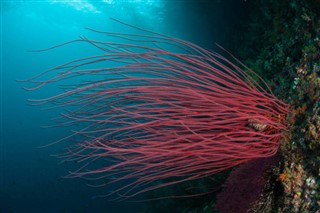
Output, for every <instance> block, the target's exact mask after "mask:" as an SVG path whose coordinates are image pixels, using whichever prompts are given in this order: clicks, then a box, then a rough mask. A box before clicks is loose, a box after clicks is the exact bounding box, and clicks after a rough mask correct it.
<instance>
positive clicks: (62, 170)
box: [0, 0, 244, 213]
mask: <svg viewBox="0 0 320 213" xmlns="http://www.w3.org/2000/svg"><path fill="white" fill-rule="evenodd" d="M243 3H244V1H240V0H239V1H238V2H237V4H240V5H241V4H243ZM233 4H234V3H233ZM237 4H234V5H232V4H230V3H229V1H224V2H222V1H218V0H216V1H214V0H212V1H209V0H208V1H196V0H194V1H191V0H190V1H178V0H101V1H96V0H92V1H90V0H77V1H56V0H46V1H1V147H0V148H1V151H0V152H1V153H0V156H1V159H0V161H1V162H0V163H1V164H0V179H1V185H0V187H1V188H0V212H111V213H113V212H122V213H126V212H128V213H134V212H139V210H140V209H141V208H142V207H143V203H134V204H133V203H124V202H120V203H119V202H109V201H107V200H106V199H103V198H100V199H93V198H94V197H95V196H96V195H99V194H105V193H106V191H107V189H106V188H103V189H102V188H92V187H89V186H87V185H86V184H85V182H84V181H82V180H79V179H64V178H61V177H62V176H64V175H66V174H68V171H70V170H72V169H74V168H76V167H75V165H73V163H70V164H59V160H57V159H56V158H54V157H52V156H50V155H52V154H56V153H59V151H60V150H61V147H63V144H62V145H61V144H59V145H56V146H49V147H46V148H39V147H41V146H43V145H46V144H48V143H50V142H53V141H55V140H57V139H59V138H61V137H64V136H66V135H68V129H67V128H64V129H63V128H62V129H50V128H49V129H46V128H40V126H42V125H48V124H50V122H51V121H50V119H52V118H53V117H55V116H56V115H57V113H58V112H59V111H58V110H51V111H47V110H41V109H40V108H39V107H33V106H29V105H28V103H27V99H37V98H42V97H48V96H50V95H53V94H55V92H56V89H55V88H54V87H48V88H44V89H41V90H39V91H35V92H27V91H25V90H23V89H22V87H23V86H25V85H24V84H23V83H18V82H16V80H19V79H27V78H30V77H32V76H34V75H36V74H38V73H40V72H42V71H44V70H46V69H48V68H51V67H53V66H56V65H58V64H61V63H64V62H66V61H68V60H72V59H76V58H79V57H82V56H84V55H86V56H90V55H93V54H95V50H94V49H93V48H89V47H88V46H85V45H77V44H75V45H69V46H66V47H62V48H58V49H55V50H50V51H45V52H30V51H29V50H35V49H42V48H46V47H50V46H53V45H55V44H59V43H62V42H65V41H69V40H72V39H77V38H78V37H79V36H86V37H88V38H94V39H98V40H106V39H108V40H107V41H113V40H112V38H106V37H105V36H103V35H97V34H95V33H93V32H90V31H88V30H86V29H85V28H86V27H91V28H95V29H99V30H105V31H110V32H130V30H132V29H130V28H128V27H127V26H125V25H121V24H119V23H117V22H115V21H113V20H111V19H110V17H113V18H116V19H119V20H121V21H124V22H126V23H130V24H133V25H136V26H139V27H143V28H146V29H150V30H153V31H156V32H161V33H164V34H169V35H171V36H173V37H178V38H182V39H185V40H188V41H191V42H193V43H196V44H199V45H200V46H203V47H206V48H215V43H216V42H217V43H219V44H221V45H222V46H224V47H228V45H230V43H229V42H228V36H229V34H230V33H229V32H230V31H231V30H232V29H233V27H234V26H233V23H234V19H235V18H236V17H237V13H236V12H237V11H238V10H237V9H232V8H236V7H238V5H237ZM226 7H227V8H229V10H228V11H229V14H227V13H225V11H226V10H224V8H226ZM230 8H231V9H230ZM230 11H231V12H230Z"/></svg>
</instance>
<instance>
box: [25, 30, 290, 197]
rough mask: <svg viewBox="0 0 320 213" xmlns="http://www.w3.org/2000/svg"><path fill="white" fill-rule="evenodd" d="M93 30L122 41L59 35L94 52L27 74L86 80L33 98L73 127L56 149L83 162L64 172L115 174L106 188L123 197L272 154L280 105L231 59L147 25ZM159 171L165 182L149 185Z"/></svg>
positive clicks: (41, 83) (91, 175) (96, 176)
mask: <svg viewBox="0 0 320 213" xmlns="http://www.w3.org/2000/svg"><path fill="white" fill-rule="evenodd" d="M91 30H92V29H91ZM139 30H143V29H140V28H139ZM93 31H95V32H97V33H102V34H105V35H107V36H115V37H118V38H121V39H124V40H125V42H124V43H112V42H104V41H97V40H89V39H87V38H81V39H79V40H75V41H71V42H68V43H72V42H85V43H87V44H89V45H92V46H93V47H95V48H98V49H99V50H101V52H102V53H101V55H95V56H90V57H87V58H81V59H76V60H73V61H70V62H67V63H65V64H62V65H60V66H57V67H54V68H52V69H50V70H48V71H46V72H44V73H42V74H40V75H38V76H36V77H34V78H32V79H30V80H29V81H30V82H32V83H34V84H35V86H34V87H32V88H28V89H30V90H32V89H38V88H40V87H42V86H44V85H46V84H48V83H51V82H56V81H63V80H66V79H70V78H79V79H83V77H86V78H87V79H90V78H91V79H92V80H87V81H86V82H78V83H76V84H74V85H69V84H68V85H67V86H65V87H64V88H63V89H64V91H63V92H62V93H60V94H57V95H55V96H53V97H49V98H45V99H42V100H35V102H36V103H39V104H48V103H51V104H54V105H57V106H61V107H63V108H66V109H67V110H68V112H67V113H64V114H62V118H63V119H64V120H63V121H61V122H60V123H59V124H58V125H59V126H63V125H74V127H75V128H78V129H76V130H75V131H74V133H73V134H72V135H71V136H70V137H68V138H76V139H77V140H76V143H75V144H74V145H73V146H72V147H70V148H69V149H68V151H67V153H65V154H64V155H61V157H64V158H66V160H70V161H77V162H82V163H83V166H82V167H81V168H80V169H79V170H77V171H74V172H72V173H70V175H69V176H70V177H84V178H88V179H93V180H107V179H108V180H109V181H108V182H107V183H106V184H112V183H115V182H121V181H124V183H125V184H123V185H122V186H121V187H119V188H117V189H116V190H114V191H113V192H111V193H110V194H114V193H116V194H118V195H120V196H122V197H127V198H128V197H132V196H136V195H138V194H141V193H143V192H146V191H149V190H154V189H157V188H160V187H165V186H168V185H172V184H176V183H179V182H183V181H188V180H194V179H198V178H203V177H207V176H210V175H213V174H216V173H218V172H220V171H223V170H226V169H228V168H230V167H233V166H235V165H238V164H240V163H243V162H246V161H248V160H250V159H253V158H259V157H268V156H272V155H274V154H275V153H276V152H277V150H278V147H279V142H280V137H281V131H282V130H286V128H287V127H286V126H285V124H284V122H283V119H284V117H285V115H286V113H287V111H288V105H287V104H285V103H283V102H281V101H280V100H278V99H277V98H276V97H275V96H274V95H273V94H272V92H271V90H270V88H269V87H268V86H267V85H266V83H265V82H264V81H263V80H262V79H261V78H259V77H258V76H257V75H256V74H254V73H253V72H252V71H250V69H248V68H247V67H245V66H244V65H242V64H241V63H240V62H237V64H238V65H236V64H235V63H233V62H231V61H230V60H228V59H227V58H225V57H223V56H221V55H219V54H217V53H215V52H212V51H209V50H206V49H203V48H201V47H199V46H197V45H195V44H192V43H189V42H187V41H184V40H180V39H176V38H172V37H168V36H166V35H162V34H158V33H154V32H150V31H147V30H143V32H144V33H145V34H147V33H149V34H148V35H137V34H124V33H109V32H101V31H97V30H93ZM68 43H65V44H68ZM128 43H130V44H128ZM65 44H63V45H65ZM58 46H62V45H58ZM56 47H57V46H56ZM49 49H51V48H49ZM169 49H170V50H169ZM110 62H112V63H110ZM104 63H106V64H104ZM88 65H94V68H92V67H89V68H88V67H86V66H88ZM243 69H246V71H244V70H243ZM52 72H55V75H54V77H49V76H51V75H50V73H52ZM45 76H48V77H47V78H46V77H45ZM252 76H254V78H253V77H252ZM43 77H44V78H46V80H41V79H42V78H43ZM254 79H259V81H260V82H262V84H263V85H259V84H258V83H257V81H256V80H254ZM79 124H81V125H79ZM79 126H81V128H79ZM65 139H67V138H65ZM105 162H106V163H105ZM168 177H174V179H170V181H167V182H162V183H160V184H154V183H155V182H156V181H158V180H164V179H166V178H168ZM127 180H130V182H128V181H127ZM102 185H103V184H102Z"/></svg>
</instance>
